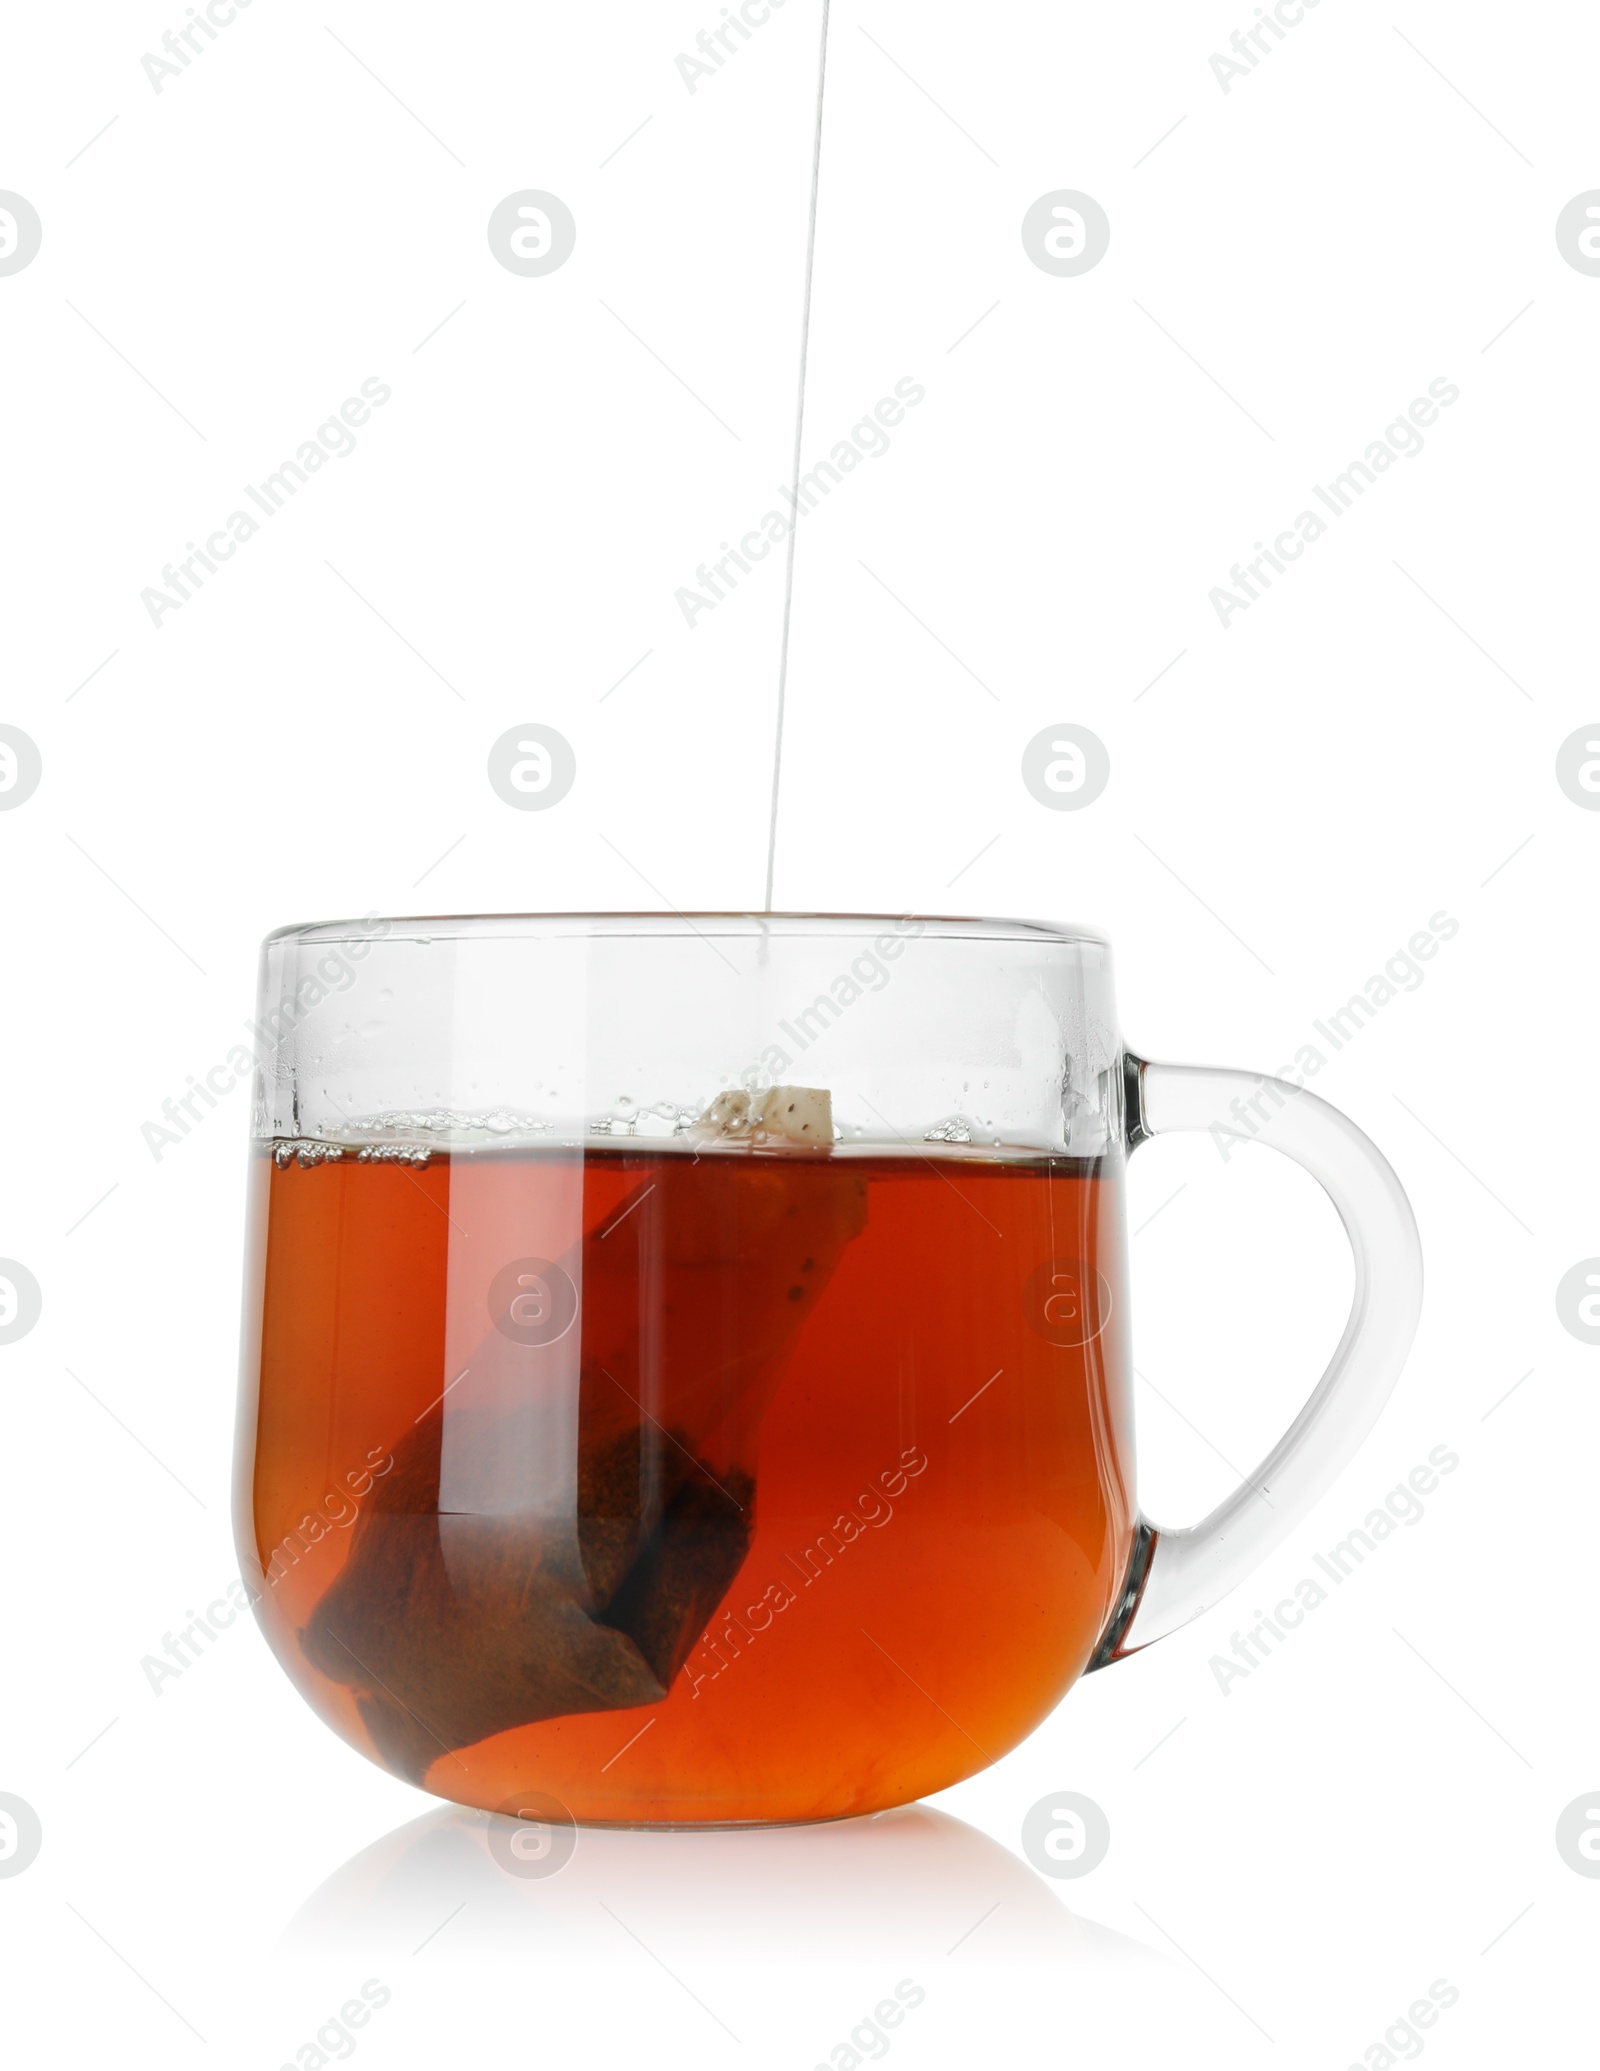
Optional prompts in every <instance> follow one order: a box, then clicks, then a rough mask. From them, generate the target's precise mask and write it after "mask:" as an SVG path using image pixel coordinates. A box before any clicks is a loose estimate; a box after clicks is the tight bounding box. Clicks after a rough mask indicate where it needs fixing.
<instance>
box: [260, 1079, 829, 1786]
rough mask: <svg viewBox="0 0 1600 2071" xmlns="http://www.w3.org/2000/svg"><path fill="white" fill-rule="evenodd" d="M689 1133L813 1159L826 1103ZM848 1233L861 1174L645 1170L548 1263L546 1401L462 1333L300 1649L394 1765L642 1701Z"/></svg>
mask: <svg viewBox="0 0 1600 2071" xmlns="http://www.w3.org/2000/svg"><path fill="white" fill-rule="evenodd" d="M701 1136H702V1141H703V1142H704V1143H705V1144H706V1145H707V1146H708V1148H709V1146H711V1145H712V1144H717V1143H726V1142H728V1141H729V1140H730V1139H731V1140H736V1141H737V1140H750V1141H751V1142H752V1143H753V1144H755V1145H757V1146H767V1145H770V1146H771V1147H773V1148H777V1147H778V1146H780V1145H783V1146H788V1145H794V1146H796V1147H800V1146H805V1147H810V1146H811V1145H813V1144H817V1145H818V1147H819V1148H820V1147H821V1146H822V1145H823V1144H825V1145H826V1146H827V1147H828V1148H829V1149H831V1146H832V1122H831V1116H830V1114H829V1112H828V1096H827V1095H826V1094H825V1093H817V1092H814V1091H811V1090H810V1089H805V1088H782V1089H777V1090H776V1091H775V1092H773V1093H769V1094H767V1095H766V1096H764V1097H762V1098H758V1099H757V1100H755V1101H752V1100H750V1099H749V1098H748V1096H744V1095H733V1096H727V1095H725V1096H723V1097H722V1101H721V1102H718V1103H713V1106H712V1108H711V1109H709V1110H708V1111H707V1114H706V1116H705V1117H704V1118H703V1119H702V1124H701ZM819 1139H820V1141H819ZM865 1219H866V1189H865V1182H864V1180H863V1179H862V1178H861V1177H860V1176H859V1175H858V1174H855V1173H853V1172H852V1171H851V1170H850V1169H849V1167H848V1166H846V1165H842V1164H835V1163H834V1162H833V1161H832V1160H831V1159H829V1158H826V1157H821V1158H819V1157H801V1158H788V1157H783V1156H776V1157H770V1158H769V1157H759V1158H743V1157H729V1156H727V1155H726V1154H725V1152H722V1151H714V1152H711V1154H709V1155H704V1154H703V1155H697V1156H696V1157H695V1158H693V1159H690V1158H688V1157H684V1156H682V1155H681V1154H677V1153H674V1154H668V1155H665V1156H658V1157H657V1158H655V1159H653V1160H652V1161H651V1163H650V1165H649V1167H648V1173H647V1177H646V1178H644V1179H642V1180H641V1182H640V1183H639V1184H638V1185H637V1186H636V1187H635V1188H634V1189H633V1191H632V1192H631V1193H630V1194H629V1195H628V1196H627V1197H626V1198H625V1200H624V1201H623V1202H622V1203H621V1204H620V1205H619V1207H617V1208H615V1209H613V1210H612V1212H611V1213H610V1214H609V1215H608V1216H606V1217H605V1218H604V1219H603V1220H602V1222H601V1223H600V1225H599V1226H598V1227H596V1228H594V1229H591V1230H588V1231H586V1233H585V1235H584V1237H583V1239H582V1242H581V1245H579V1246H576V1247H574V1250H575V1252H576V1253H577V1255H576V1256H575V1257H569V1259H568V1260H567V1261H566V1262H565V1265H564V1270H567V1271H568V1272H569V1273H570V1275H571V1277H572V1278H573V1280H574V1282H575V1283H576V1284H577V1285H579V1286H580V1287H581V1316H580V1327H581V1342H580V1344H579V1345H578V1346H571V1345H569V1346H568V1347H567V1360H566V1368H565V1371H566V1373H567V1374H568V1377H569V1378H568V1382H567V1384H566V1386H565V1388H564V1389H563V1387H562V1386H561V1385H560V1384H559V1383H558V1382H557V1381H556V1380H555V1379H554V1378H553V1373H552V1369H551V1368H550V1367H549V1365H548V1364H547V1365H546V1366H545V1367H544V1368H543V1369H541V1368H540V1367H539V1366H538V1360H539V1357H540V1354H539V1353H538V1352H536V1351H529V1350H528V1349H527V1348H524V1347H521V1346H518V1345H514V1344H510V1343H508V1342H507V1340H506V1339H505V1338H504V1337H503V1336H501V1335H500V1334H499V1333H497V1332H494V1331H491V1332H490V1333H488V1334H487V1335H486V1337H485V1339H484V1341H483V1343H482V1345H481V1346H480V1347H479V1348H478V1351H477V1352H476V1353H475V1354H474V1357H473V1359H472V1360H470V1361H469V1362H468V1367H467V1372H466V1375H465V1376H464V1377H463V1378H462V1381H461V1383H460V1385H459V1386H456V1385H454V1384H453V1385H452V1387H451V1389H450V1390H449V1391H447V1394H446V1396H445V1398H444V1400H443V1401H442V1402H441V1403H440V1404H439V1405H437V1406H436V1407H435V1408H434V1409H433V1410H432V1411H430V1412H429V1413H428V1414H427V1415H426V1416H424V1417H423V1418H421V1419H420V1420H419V1421H418V1422H417V1424H416V1425H415V1426H414V1427H413V1429H412V1430H411V1431H410V1432H409V1433H407V1434H406V1435H405V1436H404V1437H403V1438H402V1439H401V1441H400V1442H399V1443H398V1444H397V1445H396V1446H395V1447H394V1466H393V1468H392V1469H391V1470H390V1471H389V1473H387V1474H386V1475H384V1476H383V1477H382V1478H381V1479H380V1480H378V1481H376V1482H375V1483H374V1485H373V1488H372V1491H371V1494H370V1496H369V1497H368V1499H367V1502H366V1504H365V1506H364V1509H363V1513H362V1516H361V1518H360V1520H359V1521H358V1523H357V1524H356V1526H355V1527H354V1534H353V1540H352V1544H351V1548H350V1553H349V1557H348V1559H347V1561H346V1563H345V1566H344V1568H343V1569H342V1570H341V1571H340V1573H339V1575H338V1576H337V1577H336V1578H335V1580H334V1582H333V1583H332V1584H331V1585H330V1587H329V1588H328V1590H327V1591H326V1593H325V1594H324V1596H323V1598H322V1600H321V1602H320V1603H319V1604H318V1605H317V1607H316V1609H315V1611H314V1612H313V1614H312V1616H311V1618H310V1620H309V1622H308V1624H307V1626H306V1628H305V1630H304V1632H303V1633H302V1634H301V1643H302V1646H303V1648H304V1651H305V1653H306V1655H307V1658H308V1659H309V1660H310V1661H311V1662H312V1663H313V1665H314V1666H315V1667H317V1668H319V1669H320V1670H321V1671H322V1672H323V1673H324V1674H326V1675H328V1676H330V1677H332V1678H333V1679H334V1680H336V1681H338V1682H341V1683H343V1684H346V1685H347V1686H349V1687H350V1688H352V1689H353V1690H354V1691H355V1693H356V1699H357V1706H358V1710H359V1711H360V1714H361V1717H362V1720H363V1723H364V1724H365V1726H366V1728H367V1730H368V1732H369V1733H370V1735H371V1737H372V1741H373V1744H374V1747H375V1748H376V1750H377V1752H378V1753H379V1755H380V1756H381V1757H382V1759H383V1760H384V1761H385V1762H386V1763H387V1764H388V1765H389V1766H390V1767H391V1768H392V1769H393V1770H395V1771H396V1773H398V1774H400V1775H402V1776H405V1777H407V1778H408V1779H410V1780H412V1781H416V1782H420V1781H421V1779H422V1777H423V1775H424V1773H425V1772H426V1770H427V1769H428V1767H429V1766H430V1764H431V1763H433V1762H434V1761H436V1760H438V1759H439V1758H440V1757H441V1756H442V1755H444V1754H447V1753H454V1751H455V1750H456V1749H458V1748H462V1747H467V1746H470V1745H472V1744H473V1743H474V1742H476V1741H479V1740H483V1739H486V1738H487V1737H488V1736H489V1735H491V1734H494V1733H501V1732H505V1731H506V1730H508V1729H509V1728H511V1727H514V1726H519V1725H530V1724H533V1723H535V1722H537V1721H539V1720H541V1719H550V1718H558V1717H563V1716H566V1715H569V1714H572V1713H579V1712H595V1711H608V1710H617V1709H624V1708H627V1707H630V1706H638V1705H646V1704H653V1703H657V1702H659V1701H660V1699H661V1698H663V1697H664V1696H665V1695H666V1692H667V1690H668V1688H669V1687H670V1686H671V1684H672V1681H673V1679H674V1678H675V1677H676V1675H677V1674H678V1671H679V1670H680V1669H681V1667H682V1665H683V1662H684V1660H685V1659H686V1658H687V1655H688V1653H689V1651H690V1649H691V1648H692V1647H693V1645H694V1644H695V1641H696V1640H697V1639H698V1637H699V1635H700V1633H701V1631H702V1630H703V1629H704V1627H705V1625H706V1623H707V1621H708V1620H709V1619H710V1617H711V1615H712V1613H713V1612H714V1611H715V1609H716V1607H717V1605H718V1603H720V1602H721V1600H722V1598H723V1596H724V1595H725V1594H726V1592H727V1590H728V1588H729V1586H730V1585H731V1583H732V1582H733V1579H734V1577H735V1575H736V1574H737V1572H738V1570H739V1567H740V1565H741V1564H742V1562H743V1560H744V1558H745V1555H746V1553H747V1551H748V1549H749V1543H750V1534H751V1530H752V1522H753V1504H754V1498H755V1469H756V1441H757V1437H758V1434H759V1429H760V1424H761V1419H762V1417H763V1416H764V1414H765V1412H766V1409H767V1406H768V1404H769V1402H770V1401H771V1398H772V1395H773V1393H774V1391H775V1390H776V1388H777V1385H778V1382H779V1380H780V1379H781V1377H782V1373H783V1369H784V1366H785V1363H786V1361H787V1358H788V1354H789V1352H790V1350H791V1348H792V1346H793V1343H794V1340H795V1337H796V1335H797V1334H798V1332H799V1329H800V1327H801V1325H802V1323H803V1322H804V1319H805V1317H806V1316H807V1315H808V1314H809V1313H810V1310H811V1308H812V1307H813V1306H814V1304H815V1299H816V1297H817V1296H818V1295H819V1294H820V1293H821V1291H822V1289H823V1287H824V1286H825V1285H826V1284H827V1281H828V1279H829V1277H830V1276H831V1274H832V1272H833V1271H834V1269H835V1267H836V1266H837V1264H838V1261H839V1258H840V1256H841V1255H842V1253H843V1251H844V1248H845V1246H846V1245H847V1244H848V1243H849V1241H850V1239H851V1238H852V1237H853V1236H855V1235H857V1234H858V1233H859V1232H860V1230H861V1229H862V1228H863V1227H864V1226H865ZM574 1397H575V1399H574Z"/></svg>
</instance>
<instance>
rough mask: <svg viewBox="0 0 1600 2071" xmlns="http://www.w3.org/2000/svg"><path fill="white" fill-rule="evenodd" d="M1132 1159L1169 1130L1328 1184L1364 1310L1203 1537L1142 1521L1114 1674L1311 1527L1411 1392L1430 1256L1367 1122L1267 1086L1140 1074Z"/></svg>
mask: <svg viewBox="0 0 1600 2071" xmlns="http://www.w3.org/2000/svg"><path fill="white" fill-rule="evenodd" d="M1127 1109H1128V1146H1129V1148H1130V1150H1131V1149H1132V1148H1134V1147H1135V1146H1136V1145H1138V1144H1140V1143H1143V1142H1144V1141H1146V1139H1147V1138H1149V1137H1151V1136H1159V1135H1162V1134H1164V1133H1165V1132H1166V1131H1168V1130H1174V1129H1200V1130H1206V1131H1208V1132H1210V1133H1211V1135H1212V1136H1213V1138H1214V1140H1215V1141H1216V1143H1217V1146H1218V1148H1219V1150H1222V1151H1224V1152H1226V1151H1228V1150H1230V1149H1231V1148H1232V1146H1233V1145H1234V1144H1236V1143H1266V1144H1270V1145H1271V1146H1272V1148H1273V1149H1274V1150H1279V1151H1283V1152H1285V1153H1286V1154H1287V1155H1288V1156H1289V1157H1291V1158H1293V1159H1294V1160H1295V1162H1296V1164H1299V1165H1303V1166H1304V1167H1305V1168H1306V1170H1307V1171H1308V1172H1309V1173H1311V1174H1312V1176H1313V1177H1314V1178H1316V1179H1318V1180H1320V1181H1321V1183H1322V1185H1323V1187H1324V1188H1325V1189H1326V1190H1327V1193H1328V1196H1329V1198H1330V1199H1331V1200H1332V1202H1333V1205H1334V1207H1335V1208H1337V1209H1338V1211H1339V1219H1340V1221H1341V1222H1342V1223H1343V1224H1344V1228H1345V1234H1346V1236H1347V1237H1348V1238H1349V1239H1350V1249H1351V1250H1352V1252H1353V1253H1354V1254H1355V1268H1356V1284H1355V1296H1354V1299H1353V1300H1352V1302H1351V1304H1350V1316H1349V1320H1348V1321H1347V1322H1346V1324H1345V1327H1344V1335H1343V1337H1341V1338H1340V1340H1339V1345H1338V1349H1337V1350H1336V1351H1335V1353H1334V1355H1333V1358H1332V1359H1331V1360H1330V1361H1329V1363H1328V1368H1327V1371H1326V1372H1325V1373H1324V1374H1323V1376H1322V1378H1321V1380H1320V1381H1318V1383H1317V1385H1316V1387H1315V1388H1314V1389H1313V1390H1312V1392H1311V1397H1310V1400H1309V1401H1308V1402H1307V1403H1306V1405H1305V1407H1304V1408H1303V1409H1302V1410H1301V1412H1300V1414H1299V1416H1297V1417H1296V1418H1295V1420H1294V1422H1293V1423H1292V1424H1291V1425H1290V1426H1289V1428H1288V1430H1287V1431H1286V1432H1285V1433H1284V1434H1283V1436H1282V1438H1280V1439H1279V1440H1278V1443H1277V1444H1276V1445H1275V1446H1274V1447H1273V1448H1272V1450H1271V1452H1270V1453H1268V1454H1267V1456H1266V1458H1265V1459H1264V1460H1263V1461H1262V1462H1261V1464H1260V1466H1259V1467H1258V1468H1257V1469H1256V1471H1255V1473H1254V1474H1252V1475H1251V1477H1250V1478H1249V1480H1248V1481H1246V1482H1245V1483H1244V1484H1243V1485H1242V1486H1241V1487H1239V1488H1237V1489H1235V1490H1234V1492H1233V1494H1232V1495H1231V1496H1229V1497H1228V1498H1227V1500H1226V1501H1225V1502H1223V1503H1221V1504H1220V1505H1219V1506H1218V1507H1217V1508H1216V1509H1215V1510H1213V1511H1212V1513H1211V1515H1210V1516H1209V1517H1207V1518H1205V1519H1203V1520H1202V1522H1201V1523H1199V1524H1197V1525H1186V1526H1183V1527H1182V1528H1180V1529H1178V1530H1169V1529H1167V1528H1166V1527H1164V1526H1161V1527H1158V1526H1155V1525H1152V1524H1150V1523H1149V1522H1148V1520H1147V1519H1145V1518H1143V1517H1141V1518H1140V1520H1139V1525H1138V1530H1137V1534H1136V1537H1135V1542H1134V1550H1133V1557H1132V1560H1131V1561H1130V1563H1129V1568H1128V1577H1127V1581H1126V1582H1125V1584H1124V1586H1123V1590H1122V1593H1121V1596H1120V1597H1119V1599H1118V1602H1117V1606H1116V1608H1115V1610H1114V1611H1113V1613H1112V1615H1111V1618H1110V1620H1109V1621H1108V1623H1107V1626H1106V1630H1105V1633H1104V1635H1103V1637H1102V1639H1101V1641H1100V1645H1099V1647H1098V1648H1097V1650H1096V1652H1095V1656H1094V1659H1093V1660H1092V1661H1091V1662H1090V1664H1089V1666H1090V1667H1091V1668H1104V1667H1105V1666H1106V1665H1107V1663H1109V1662H1112V1661H1120V1660H1121V1659H1122V1658H1123V1657H1124V1656H1125V1655H1128V1654H1135V1653H1137V1652H1138V1651H1139V1649H1140V1648H1141V1647H1147V1646H1148V1645H1149V1644H1150V1642H1151V1641H1152V1640H1158V1639H1161V1638H1163V1637H1164V1636H1165V1635H1166V1634H1167V1633H1169V1632H1175V1631H1176V1630H1177V1629H1178V1627H1179V1626H1180V1625H1187V1624H1188V1623H1189V1620H1190V1619H1191V1618H1198V1617H1199V1615H1200V1613H1201V1612H1202V1611H1206V1610H1209V1609H1210V1608H1211V1606H1212V1605H1213V1604H1215V1603H1217V1602H1218V1601H1219V1600H1220V1599H1221V1598H1222V1597H1224V1596H1226V1595H1227V1593H1228V1591H1229V1590H1230V1589H1232V1588H1233V1587H1234V1585H1235V1584H1236V1583H1238V1582H1240V1581H1242V1580H1243V1579H1244V1577H1245V1576H1246V1575H1247V1574H1248V1573H1249V1572H1250V1570H1251V1569H1252V1568H1253V1567H1255V1566H1256V1564H1257V1563H1258V1562H1259V1561H1261V1560H1263V1559H1264V1558H1265V1557H1266V1555H1267V1554H1268V1553H1270V1552H1271V1551H1272V1549H1273V1547H1274V1546H1276V1545H1277V1544H1278V1543H1279V1542H1280V1540H1282V1539H1283V1538H1285V1537H1286V1536H1287V1534H1288V1533H1289V1532H1290V1531H1291V1530H1292V1529H1293V1528H1294V1526H1295V1525H1297V1524H1298V1523H1299V1522H1300V1520H1301V1518H1303V1517H1304V1516H1305V1514H1306V1512H1307V1511H1308V1510H1309V1509H1310V1508H1311V1506H1312V1504H1313V1503H1315V1502H1316V1500H1317V1498H1318V1497H1319V1496H1321V1495H1322V1494H1324V1492H1325V1491H1326V1490H1327V1489H1328V1488H1329V1487H1330V1486H1331V1484H1332V1483H1333V1481H1334V1479H1335V1477H1336V1476H1337V1475H1338V1474H1339V1473H1340V1472H1341V1471H1342V1470H1343V1468H1344V1467H1345V1466H1346V1465H1347V1464H1348V1463H1349V1461H1350V1460H1351V1459H1352V1458H1353V1456H1354V1454H1355V1452H1356V1450H1357V1448H1358V1447H1359V1445H1360V1444H1361V1441H1362V1440H1363V1439H1364V1438H1365V1437H1366V1435H1367V1433H1368V1432H1369V1431H1370V1430H1371V1428H1372V1426H1373V1424H1374V1423H1375V1422H1376V1421H1377V1416H1378V1412H1379V1411H1380V1410H1381V1409H1382V1407H1383V1405H1384V1403H1385V1402H1386V1401H1387V1400H1388V1398H1389V1391H1390V1390H1391V1389H1392V1388H1393V1386H1394V1384H1395V1381H1396V1380H1397V1379H1398V1378H1399V1374H1400V1369H1401V1367H1402V1366H1403V1365H1404V1363H1405V1358H1406V1354H1407V1353H1408V1352H1409V1351H1410V1349H1411V1340H1412V1338H1413V1337H1414V1336H1415V1335H1416V1328H1417V1318H1418V1315H1419V1313H1420V1312H1421V1308H1422V1246H1421V1242H1420V1240H1419V1238H1418V1236H1417V1224H1416V1218H1415V1216H1413V1214H1412V1213H1411V1204H1410V1202H1409V1201H1408V1200H1407V1199H1406V1197H1405V1193H1404V1191H1403V1190H1402V1188H1401V1185H1400V1182H1399V1180H1398V1179H1397V1178H1396V1177H1395V1174H1394V1170H1393V1167H1392V1166H1391V1165H1390V1164H1389V1162H1388V1160H1387V1159H1386V1158H1385V1157H1384V1156H1383V1154H1382V1152H1381V1151H1379V1150H1378V1148H1377V1146H1376V1145H1375V1144H1373V1143H1372V1142H1371V1141H1370V1140H1369V1139H1368V1138H1367V1137H1365V1136H1364V1135H1363V1134H1362V1133H1361V1131H1360V1130H1359V1129H1358V1128H1357V1127H1356V1125H1355V1124H1354V1122H1352V1121H1350V1120H1349V1119H1348V1118H1347V1117H1346V1116H1344V1115H1342V1114H1340V1112H1339V1110H1338V1109H1337V1108H1336V1107H1330V1106H1329V1105H1328V1103H1327V1101H1325V1100H1319V1099H1318V1098H1317V1096H1316V1094H1314V1093H1308V1092H1306V1091H1305V1090H1304V1088H1302V1087H1298V1086H1291V1085H1289V1084H1287V1083H1286V1082H1285V1081H1283V1080H1281V1079H1273V1078H1265V1077H1263V1076H1261V1075H1260V1074H1259V1073H1255V1072H1243V1071H1216V1070H1212V1069H1210V1068H1209V1067H1206V1066H1203V1065H1195V1064H1146V1063H1144V1062H1142V1061H1141V1060H1140V1059H1138V1058H1134V1057H1129V1058H1128V1060H1127Z"/></svg>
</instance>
